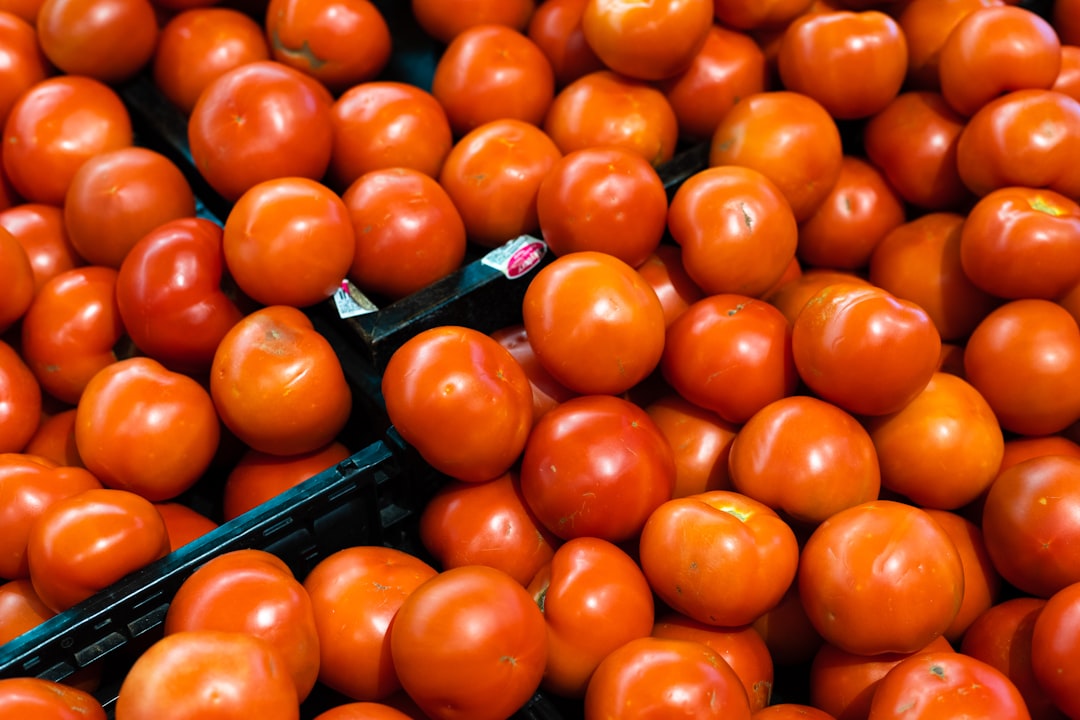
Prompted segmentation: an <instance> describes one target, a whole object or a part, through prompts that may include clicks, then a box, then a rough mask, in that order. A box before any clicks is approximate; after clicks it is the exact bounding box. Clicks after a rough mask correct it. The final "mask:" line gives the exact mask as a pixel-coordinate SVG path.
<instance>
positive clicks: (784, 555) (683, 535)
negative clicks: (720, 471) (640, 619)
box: [639, 490, 799, 627]
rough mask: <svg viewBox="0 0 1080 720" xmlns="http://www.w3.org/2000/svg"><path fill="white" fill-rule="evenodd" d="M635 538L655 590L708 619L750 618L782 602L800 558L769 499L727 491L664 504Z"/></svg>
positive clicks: (728, 622)
mask: <svg viewBox="0 0 1080 720" xmlns="http://www.w3.org/2000/svg"><path fill="white" fill-rule="evenodd" d="M691 538H692V540H688V539H691ZM639 544H640V554H641V560H640V562H641V569H642V570H643V571H644V572H645V577H646V578H648V580H649V584H650V585H651V586H652V588H653V591H654V592H655V593H656V594H657V595H658V596H659V597H660V599H661V600H663V601H664V602H665V603H667V605H668V606H670V607H671V608H672V609H673V610H676V611H677V612H680V613H682V614H683V615H686V616H688V617H690V618H692V619H694V620H697V621H698V622H702V623H705V624H708V625H719V626H726V627H735V626H739V625H748V624H750V623H751V622H753V621H754V620H755V619H756V618H758V617H759V616H760V615H762V614H763V613H764V612H766V611H767V610H769V609H770V608H772V607H774V606H775V605H776V604H777V603H779V602H780V598H782V597H783V595H784V593H785V591H787V589H788V587H789V586H790V585H791V583H792V581H793V579H794V577H795V569H796V566H797V565H798V562H799V559H798V556H799V550H798V543H797V541H796V539H795V533H794V532H792V530H791V528H790V527H789V526H788V525H787V523H785V522H784V521H783V520H782V519H781V518H780V517H779V516H778V515H777V514H776V513H775V512H774V511H773V510H772V509H770V508H769V507H768V506H767V505H765V504H763V503H760V502H758V501H757V500H754V499H753V498H750V497H747V496H745V495H742V494H740V493H737V492H733V491H727V490H713V491H710V492H706V493H701V494H698V495H691V496H688V497H684V498H676V499H672V500H669V501H667V502H665V503H663V504H662V505H660V506H659V507H658V508H656V510H655V511H654V512H653V513H652V514H651V515H650V516H649V518H648V521H647V522H646V523H645V527H644V528H643V529H642V531H641V540H640V543H639Z"/></svg>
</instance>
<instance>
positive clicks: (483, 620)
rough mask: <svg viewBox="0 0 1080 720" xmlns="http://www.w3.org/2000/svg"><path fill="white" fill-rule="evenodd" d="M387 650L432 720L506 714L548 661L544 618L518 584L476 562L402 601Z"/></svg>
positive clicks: (448, 572) (434, 580)
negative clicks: (388, 649)
mask: <svg viewBox="0 0 1080 720" xmlns="http://www.w3.org/2000/svg"><path fill="white" fill-rule="evenodd" d="M390 654H391V657H392V658H393V661H394V666H395V667H396V668H397V673H398V678H399V679H400V681H401V685H402V687H403V688H404V689H405V692H407V693H408V694H409V696H410V697H411V698H412V699H413V700H415V701H416V704H417V705H419V706H420V708H421V709H422V710H423V711H424V712H425V713H426V714H427V715H428V716H430V717H431V718H432V719H433V720H445V719H448V718H464V717H468V718H473V719H475V720H485V719H488V718H490V719H491V720H498V719H501V718H506V717H509V716H510V715H511V714H513V713H514V711H515V710H517V709H518V708H520V707H521V706H522V705H524V704H525V701H526V700H528V699H529V698H530V697H532V696H533V694H534V693H535V692H536V690H537V688H538V687H539V685H540V681H541V679H542V677H543V673H544V666H545V663H546V660H547V626H546V624H545V621H544V615H543V613H542V612H541V611H540V608H539V607H537V605H536V603H535V602H534V601H533V598H532V596H531V595H529V593H528V592H526V590H525V588H523V587H522V586H521V585H520V584H519V583H518V582H517V581H515V580H514V579H513V578H512V577H510V576H509V575H507V574H506V573H504V572H501V571H499V570H495V569H494V568H489V567H484V566H482V565H470V566H466V567H459V568H454V569H452V570H444V571H443V572H441V573H439V574H438V575H436V576H435V577H432V578H430V579H428V580H427V581H425V582H424V583H422V584H421V585H420V586H419V587H417V588H416V589H415V590H413V591H412V593H410V594H409V596H408V597H406V598H405V600H404V601H403V602H402V603H401V607H399V608H398V611H397V614H396V615H395V616H394V621H393V624H392V625H391V626H390Z"/></svg>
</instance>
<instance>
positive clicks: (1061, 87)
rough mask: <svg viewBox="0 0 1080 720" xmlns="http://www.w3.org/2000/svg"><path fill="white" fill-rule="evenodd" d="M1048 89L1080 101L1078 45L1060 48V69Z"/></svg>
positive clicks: (1079, 49) (1079, 57)
mask: <svg viewBox="0 0 1080 720" xmlns="http://www.w3.org/2000/svg"><path fill="white" fill-rule="evenodd" d="M1050 89H1051V90H1056V91H1058V92H1060V93H1063V94H1065V95H1068V96H1069V97H1071V98H1072V99H1073V100H1077V101H1080V45H1062V46H1061V69H1060V70H1059V71H1058V76H1057V80H1055V81H1054V84H1053V85H1052V86H1051V88H1050Z"/></svg>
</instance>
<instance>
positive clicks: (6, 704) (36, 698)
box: [0, 677, 107, 720]
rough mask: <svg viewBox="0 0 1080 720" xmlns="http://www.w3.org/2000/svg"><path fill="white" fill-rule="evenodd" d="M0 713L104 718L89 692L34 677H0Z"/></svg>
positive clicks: (58, 719) (57, 719)
mask: <svg viewBox="0 0 1080 720" xmlns="http://www.w3.org/2000/svg"><path fill="white" fill-rule="evenodd" d="M0 714H2V715H4V716H5V717H12V718H49V720H105V718H106V717H107V715H106V714H105V709H104V708H103V707H102V706H101V703H100V702H99V701H98V700H97V699H95V698H94V696H93V695H91V694H90V693H89V692H87V691H85V690H80V689H78V688H75V687H71V686H69V685H65V684H63V683H60V682H56V681H53V680H45V679H43V678H36V677H20V678H4V679H3V680H0Z"/></svg>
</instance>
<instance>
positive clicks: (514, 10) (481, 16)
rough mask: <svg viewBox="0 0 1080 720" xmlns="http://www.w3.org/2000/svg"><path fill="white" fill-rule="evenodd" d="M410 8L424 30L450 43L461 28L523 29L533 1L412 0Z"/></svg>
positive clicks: (533, 4) (533, 8)
mask: <svg viewBox="0 0 1080 720" xmlns="http://www.w3.org/2000/svg"><path fill="white" fill-rule="evenodd" d="M410 7H411V8H412V14H413V17H414V18H415V19H416V22H417V24H418V25H419V26H420V28H421V29H422V30H423V31H424V32H426V33H427V34H428V35H430V36H431V37H433V38H434V39H436V40H439V41H441V42H443V43H449V42H450V41H451V40H453V39H454V37H455V36H457V35H458V34H459V33H460V32H461V31H462V30H465V29H466V28H469V27H472V26H474V25H481V24H485V23H495V24H499V25H507V26H509V27H512V28H514V29H516V30H524V29H525V27H526V25H528V23H529V18H530V17H531V16H532V14H533V10H535V9H536V1H535V0H461V1H459V2H456V3H453V4H452V5H451V4H447V3H445V2H442V1H441V0H411V2H410Z"/></svg>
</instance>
